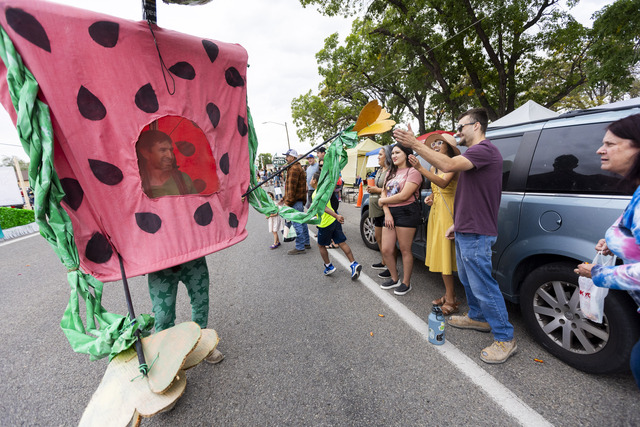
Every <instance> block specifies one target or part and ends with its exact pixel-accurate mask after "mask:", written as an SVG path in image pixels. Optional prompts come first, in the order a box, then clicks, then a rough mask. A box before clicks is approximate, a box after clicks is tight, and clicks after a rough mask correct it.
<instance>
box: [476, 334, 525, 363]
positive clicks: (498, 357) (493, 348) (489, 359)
mask: <svg viewBox="0 0 640 427" xmlns="http://www.w3.org/2000/svg"><path fill="white" fill-rule="evenodd" d="M517 349H518V345H517V344H516V340H515V339H513V340H511V341H494V342H493V344H491V345H490V346H489V347H487V348H485V349H484V350H482V352H481V353H480V359H482V361H483V362H486V363H494V364H495V363H504V362H506V361H507V359H508V358H509V357H510V356H511V355H512V354H513V353H515V352H516V350H517Z"/></svg>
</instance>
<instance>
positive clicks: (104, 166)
mask: <svg viewBox="0 0 640 427" xmlns="http://www.w3.org/2000/svg"><path fill="white" fill-rule="evenodd" d="M89 167H90V168H91V172H93V174H94V175H95V177H96V178H98V181H100V182H101V183H103V184H107V185H117V184H120V181H122V178H123V175H122V171H121V170H120V169H119V168H118V167H117V166H114V165H112V164H111V163H107V162H103V161H102V160H94V159H89Z"/></svg>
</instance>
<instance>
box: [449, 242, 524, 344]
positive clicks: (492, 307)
mask: <svg viewBox="0 0 640 427" xmlns="http://www.w3.org/2000/svg"><path fill="white" fill-rule="evenodd" d="M495 241H496V236H485V235H483V234H473V233H456V261H457V262H458V277H459V278H460V281H461V282H462V285H463V286H464V291H465V293H466V294H467V303H468V304H469V318H471V319H473V320H478V321H480V322H488V323H489V326H491V332H492V333H493V337H494V339H495V340H496V341H511V340H512V339H513V326H512V325H511V323H509V315H508V314H507V306H506V304H505V303H504V298H503V297H502V293H501V292H500V287H499V286H498V282H496V279H494V278H493V276H492V275H491V246H493V244H494V243H495Z"/></svg>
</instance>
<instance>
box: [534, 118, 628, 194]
mask: <svg viewBox="0 0 640 427" xmlns="http://www.w3.org/2000/svg"><path fill="white" fill-rule="evenodd" d="M607 125H608V123H595V124H587V125H581V126H567V127H561V128H553V129H545V130H543V131H542V133H541V134H540V139H539V141H538V145H537V147H536V151H535V154H534V156H533V162H532V163H531V170H530V171H529V178H528V179H527V191H536V192H553V193H581V194H617V195H629V194H633V190H634V187H633V185H632V184H631V183H629V182H627V181H624V182H621V178H622V177H621V176H619V175H616V174H613V173H611V172H606V171H603V170H601V169H600V156H599V155H597V154H596V151H597V150H598V148H599V147H600V145H602V138H603V137H604V134H605V132H606V128H607Z"/></svg>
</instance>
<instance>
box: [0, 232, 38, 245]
mask: <svg viewBox="0 0 640 427" xmlns="http://www.w3.org/2000/svg"><path fill="white" fill-rule="evenodd" d="M39 235H40V233H33V234H29V235H27V236H23V237H16V238H15V239H11V240H8V241H6V242H4V243H0V246H5V245H10V244H11V243H15V242H19V241H20V240H24V239H28V238H30V237H34V236H39Z"/></svg>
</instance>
